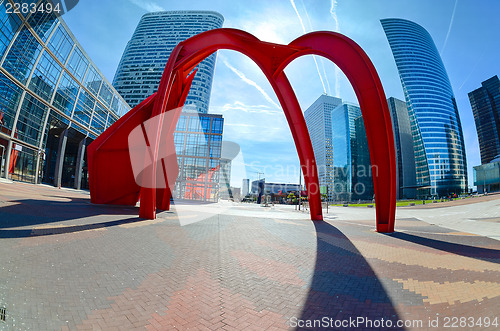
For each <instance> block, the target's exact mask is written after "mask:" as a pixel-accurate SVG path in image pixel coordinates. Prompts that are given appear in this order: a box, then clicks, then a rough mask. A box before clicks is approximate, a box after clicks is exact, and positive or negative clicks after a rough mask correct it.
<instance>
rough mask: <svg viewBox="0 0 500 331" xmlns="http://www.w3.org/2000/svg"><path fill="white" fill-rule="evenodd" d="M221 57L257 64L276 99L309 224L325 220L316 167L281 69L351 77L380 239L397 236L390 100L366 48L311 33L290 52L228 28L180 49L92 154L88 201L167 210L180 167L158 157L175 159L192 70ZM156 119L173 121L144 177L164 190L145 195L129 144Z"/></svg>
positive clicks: (147, 212) (150, 213)
mask: <svg viewBox="0 0 500 331" xmlns="http://www.w3.org/2000/svg"><path fill="white" fill-rule="evenodd" d="M219 49H230V50H234V51H238V52H240V53H243V54H244V55H246V56H248V57H249V58H250V59H252V60H253V61H254V62H255V63H256V64H257V65H258V66H259V67H260V69H261V70H262V72H263V73H264V75H265V76H266V77H267V79H268V80H269V82H270V83H271V86H272V87H273V89H274V91H275V92H276V95H277V97H278V100H279V102H280V104H281V106H282V107H283V112H284V113H285V116H286V119H287V121H288V124H289V126H290V130H291V132H292V136H293V138H294V141H295V146H296V148H297V152H298V155H299V159H300V163H301V167H302V170H303V174H304V179H305V183H306V188H307V192H308V195H309V206H310V213H311V219H312V220H322V219H323V215H322V210H321V195H320V192H319V181H318V174H317V167H316V160H315V157H314V152H313V148H312V144H311V140H310V137H309V133H308V131H307V127H306V123H305V120H304V117H303V114H302V110H301V108H300V106H299V103H298V101H297V98H296V96H295V93H294V92H293V89H292V87H291V85H290V82H289V81H288V78H287V77H286V75H285V73H284V69H285V67H286V66H287V65H288V64H289V63H290V62H291V61H293V60H294V59H296V58H298V57H300V56H303V55H308V54H314V55H319V56H323V57H325V58H327V59H329V60H331V61H332V62H334V63H335V64H336V65H337V66H338V67H339V68H340V69H341V70H342V71H343V72H344V73H345V74H346V76H347V78H348V79H349V81H350V82H351V84H352V86H353V88H354V91H355V93H356V96H357V98H358V101H359V104H360V108H361V112H362V114H363V119H364V122H365V128H366V134H367V138H368V145H369V150H370V158H371V163H372V166H373V167H375V169H377V171H376V173H375V174H374V177H373V181H374V189H375V202H376V217H377V231H379V232H393V231H394V219H395V210H396V160H395V149H394V139H393V132H392V124H391V119H390V114H389V109H388V106H387V101H386V97H385V93H384V90H383V88H382V84H381V82H380V79H379V77H378V75H377V72H376V70H375V68H374V66H373V64H372V63H371V61H370V59H369V58H368V56H367V55H366V54H365V52H364V51H363V50H362V49H361V47H359V46H358V45H357V44H356V43H355V42H354V41H352V40H351V39H349V38H347V37H346V36H344V35H341V34H338V33H335V32H326V31H321V32H312V33H309V34H306V35H304V36H302V37H299V38H297V39H296V40H294V41H292V42H291V43H290V44H289V45H279V44H274V43H268V42H263V41H260V40H259V39H257V38H256V37H254V36H253V35H251V34H249V33H246V32H244V31H241V30H236V29H227V28H225V29H215V30H211V31H207V32H203V33H200V34H198V35H196V36H193V37H191V38H189V39H187V40H185V41H184V42H181V43H179V45H178V46H177V47H176V48H175V49H174V50H173V51H172V54H171V55H170V57H169V60H168V62H167V64H166V66H165V70H164V72H163V76H162V79H161V81H160V85H159V87H158V91H157V92H156V93H155V94H153V95H152V96H150V97H149V98H147V99H146V100H145V101H143V102H142V103H141V104H139V105H138V106H136V107H135V108H133V109H132V110H131V111H129V112H128V113H127V114H126V115H124V116H123V117H122V118H120V119H119V120H118V121H117V122H116V123H114V124H113V125H112V126H111V127H109V128H108V129H107V130H106V131H105V132H104V133H103V134H101V135H100V136H99V137H98V138H97V139H96V140H95V141H94V142H93V143H92V144H91V145H90V146H89V147H88V161H89V162H88V163H89V175H90V192H91V201H92V202H93V203H110V204H135V203H136V202H137V201H138V199H139V197H140V200H141V204H140V216H141V217H143V218H149V219H154V218H155V217H156V207H157V206H158V208H160V209H163V210H168V209H169V206H170V197H171V194H172V192H171V188H170V187H172V183H171V182H172V179H171V178H175V177H176V175H177V173H178V166H177V160H176V158H175V157H174V158H167V159H164V158H159V156H162V155H172V153H173V155H174V156H175V148H174V147H173V132H174V130H175V126H176V124H177V120H178V118H179V115H180V110H179V109H180V107H182V106H183V105H184V102H185V99H186V97H187V94H188V92H189V88H190V86H191V82H192V79H193V77H194V72H193V69H194V68H195V67H196V65H198V63H200V62H201V61H202V60H204V59H205V58H206V57H208V56H209V55H211V54H212V53H214V52H215V51H217V50H219ZM190 73H191V74H190ZM165 113H168V115H164V114H165ZM156 116H160V118H162V117H164V116H167V117H168V118H167V117H166V118H167V119H166V120H160V121H157V124H155V125H156V126H155V127H154V128H153V129H154V132H156V136H155V137H154V139H150V141H149V144H148V146H149V147H151V155H150V157H151V159H152V160H153V162H152V164H151V166H149V167H147V169H146V170H145V171H144V173H143V174H142V176H143V178H146V179H147V181H148V182H149V183H158V182H161V183H167V185H163V187H162V185H157V186H155V185H154V184H153V185H151V186H148V187H144V186H142V187H141V186H139V185H138V184H137V183H136V181H135V179H134V173H133V170H132V166H131V165H130V159H129V157H130V156H129V154H130V151H129V147H128V145H127V139H128V136H129V134H130V133H131V131H132V130H133V129H134V128H136V127H137V126H140V125H142V123H144V122H145V121H147V120H148V119H151V118H154V117H156ZM120 161H121V162H120ZM117 162H119V163H117ZM118 164H119V166H117V165H118ZM166 169H170V170H171V169H174V170H175V171H174V173H175V176H173V177H172V176H169V178H170V183H168V182H169V178H167V174H166V172H167V171H166ZM174 181H175V179H174Z"/></svg>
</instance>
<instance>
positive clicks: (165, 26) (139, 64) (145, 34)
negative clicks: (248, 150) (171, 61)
mask: <svg viewBox="0 0 500 331" xmlns="http://www.w3.org/2000/svg"><path fill="white" fill-rule="evenodd" d="M223 21H224V18H223V17H222V15H221V14H219V13H216V12H213V11H165V12H155V13H148V14H145V15H144V16H142V18H141V20H140V22H139V24H138V25H137V28H136V29H135V32H134V34H133V35H132V38H131V39H130V41H129V42H128V44H127V47H126V48H125V51H124V53H123V55H122V58H121V60H120V64H119V65H118V69H117V71H116V74H115V78H114V80H113V85H114V86H115V88H116V90H117V91H118V92H120V94H121V95H122V96H123V98H124V99H125V100H126V101H127V102H128V103H129V104H130V105H131V106H136V105H138V104H139V103H140V102H142V101H143V100H145V99H146V98H147V97H149V96H150V95H151V94H153V93H155V92H156V91H157V89H158V85H159V84H160V80H161V76H162V74H163V70H164V68H165V65H166V64H167V61H168V58H169V56H170V54H171V52H172V51H173V50H174V48H175V47H176V46H177V45H178V44H179V43H180V42H182V41H184V40H186V39H188V38H190V37H192V36H194V35H196V34H199V33H201V32H204V31H208V30H212V29H217V28H221V27H222V23H223ZM215 60H216V54H212V55H210V56H209V57H208V58H206V59H205V60H203V61H202V62H201V63H200V64H199V65H198V66H197V69H198V71H197V72H196V75H195V77H194V80H193V83H192V85H191V89H190V91H189V94H188V96H187V99H186V103H185V105H184V108H183V111H182V115H181V116H180V118H179V122H178V123H177V127H176V130H175V132H174V140H175V148H176V153H177V162H178V164H179V175H178V177H177V182H176V186H175V187H176V189H175V191H174V192H173V196H174V198H177V199H189V200H202V201H217V199H218V193H219V174H220V168H221V165H220V158H221V144H222V131H223V124H224V119H223V118H222V115H216V114H207V113H208V106H209V102H210V92H211V89H212V78H213V73H214V68H215Z"/></svg>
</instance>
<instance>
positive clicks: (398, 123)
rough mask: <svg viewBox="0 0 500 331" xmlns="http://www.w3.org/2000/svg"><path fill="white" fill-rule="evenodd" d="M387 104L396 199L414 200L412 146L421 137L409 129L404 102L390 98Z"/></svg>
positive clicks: (408, 117)
mask: <svg viewBox="0 0 500 331" xmlns="http://www.w3.org/2000/svg"><path fill="white" fill-rule="evenodd" d="M387 104H388V105H389V110H390V112H391V121H392V128H393V132H394V145H395V147H396V164H397V167H398V172H397V186H398V199H415V198H416V197H417V177H416V168H415V152H414V151H415V147H414V144H415V145H416V144H418V142H419V141H421V137H419V136H418V135H419V131H418V130H413V131H412V129H411V121H410V115H409V114H408V108H407V107H406V102H404V101H402V100H399V99H396V98H394V97H390V98H389V99H387ZM414 136H415V137H414Z"/></svg>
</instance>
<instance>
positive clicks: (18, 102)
mask: <svg viewBox="0 0 500 331" xmlns="http://www.w3.org/2000/svg"><path fill="white" fill-rule="evenodd" d="M7 3H8V1H4V2H2V3H1V4H0V157H1V159H0V161H1V166H2V167H1V175H2V177H4V178H10V179H14V180H22V181H27V182H33V183H38V182H41V181H44V182H47V183H51V184H56V185H62V186H69V187H78V188H80V187H85V186H86V178H87V172H86V165H85V160H86V152H85V150H86V149H85V147H86V146H88V144H89V143H90V142H91V141H92V140H93V139H95V138H96V137H97V136H98V135H99V134H101V133H102V132H103V131H104V130H105V129H106V128H107V127H109V126H110V125H111V124H113V123H114V122H115V121H116V120H117V119H118V118H119V117H120V116H121V115H123V114H124V113H125V112H127V111H128V110H129V109H130V107H129V106H128V104H127V103H126V102H125V100H123V98H122V97H121V96H120V95H119V94H118V93H117V92H116V90H115V89H114V88H113V87H112V86H111V84H110V83H109V82H108V81H107V80H106V79H105V78H104V77H103V75H102V74H101V73H100V72H99V70H97V68H96V67H95V65H94V64H93V63H92V61H91V60H90V59H89V57H88V56H87V55H86V54H85V52H84V51H83V49H82V47H81V46H80V45H79V43H78V41H77V40H76V39H75V38H74V36H73V35H72V34H71V32H70V30H69V29H68V27H67V26H66V24H65V23H64V21H63V20H62V19H61V18H60V17H59V18H58V17H56V16H55V15H54V14H53V13H48V12H38V11H37V12H34V13H28V14H26V15H23V14H14V13H13V14H7V13H6V8H5V6H6V5H7ZM11 3H13V2H11ZM81 179H83V182H82V181H81Z"/></svg>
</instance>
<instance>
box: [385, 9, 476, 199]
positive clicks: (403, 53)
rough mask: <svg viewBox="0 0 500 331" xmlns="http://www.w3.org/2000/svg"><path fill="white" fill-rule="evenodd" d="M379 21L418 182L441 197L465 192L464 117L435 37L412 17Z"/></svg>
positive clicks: (423, 188) (431, 192)
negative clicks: (396, 80)
mask: <svg viewBox="0 0 500 331" xmlns="http://www.w3.org/2000/svg"><path fill="white" fill-rule="evenodd" d="M381 23H382V27H383V29H384V31H385V34H386V35H387V39H388V41H389V45H390V47H391V49H392V53H393V55H394V59H395V61H396V66H397V68H398V71H399V76H400V78H401V83H402V86H403V92H404V95H405V98H406V104H407V106H408V113H409V116H410V121H411V126H412V130H413V131H414V132H415V135H414V137H415V141H414V147H415V164H416V173H417V186H419V188H420V190H424V191H423V192H425V190H426V187H428V188H429V189H430V192H429V194H431V195H437V196H445V195H448V194H451V193H457V194H460V193H462V192H466V191H467V173H466V171H467V163H466V157H465V145H464V139H463V133H462V126H461V123H460V117H459V114H458V109H457V105H456V102H455V96H454V95H453V91H452V89H451V84H450V81H449V79H448V75H447V73H446V70H445V68H444V65H443V62H442V60H441V57H440V55H439V52H438V50H437V49H436V46H435V44H434V42H433V40H432V38H431V36H430V35H429V33H428V32H427V31H426V30H425V29H424V28H423V27H421V26H420V25H418V24H416V23H414V22H411V21H408V20H404V19H396V18H391V19H383V20H381ZM418 133H420V135H419V134H418ZM419 137H421V142H420V141H419V139H420V138H419ZM427 184H429V185H427ZM423 192H422V191H420V193H419V195H422V193H423Z"/></svg>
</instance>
